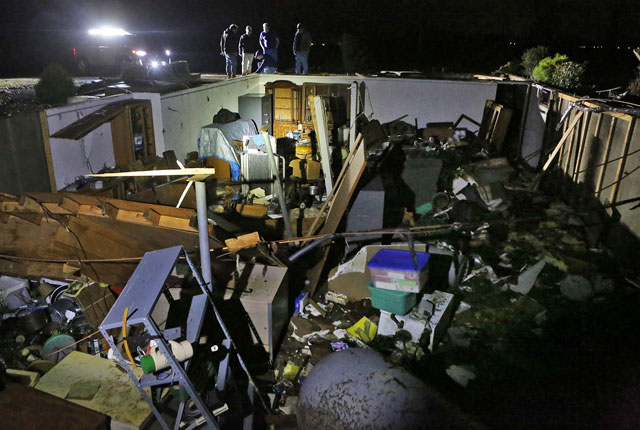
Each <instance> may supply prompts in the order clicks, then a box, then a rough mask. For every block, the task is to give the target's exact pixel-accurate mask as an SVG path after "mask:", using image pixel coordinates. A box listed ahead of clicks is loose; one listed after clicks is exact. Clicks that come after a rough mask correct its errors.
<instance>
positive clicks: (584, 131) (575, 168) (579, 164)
mask: <svg viewBox="0 0 640 430" xmlns="http://www.w3.org/2000/svg"><path fill="white" fill-rule="evenodd" d="M590 121H591V112H587V114H586V115H585V116H584V118H583V123H582V132H581V133H580V141H579V142H578V148H577V151H576V161H575V165H574V166H573V175H572V177H571V178H572V179H573V181H574V182H577V181H578V175H579V174H580V168H581V167H582V157H583V156H584V147H585V146H586V145H587V132H588V131H589V123H590Z"/></svg>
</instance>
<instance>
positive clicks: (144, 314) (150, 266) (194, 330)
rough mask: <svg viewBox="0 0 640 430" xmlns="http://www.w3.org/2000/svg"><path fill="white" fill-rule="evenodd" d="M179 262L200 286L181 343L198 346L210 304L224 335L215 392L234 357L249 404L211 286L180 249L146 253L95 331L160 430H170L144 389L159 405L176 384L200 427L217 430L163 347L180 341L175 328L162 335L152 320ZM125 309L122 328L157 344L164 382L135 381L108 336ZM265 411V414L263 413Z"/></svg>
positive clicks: (181, 367)
mask: <svg viewBox="0 0 640 430" xmlns="http://www.w3.org/2000/svg"><path fill="white" fill-rule="evenodd" d="M181 256H184V258H185V259H186V261H187V263H188V264H189V267H190V268H191V271H192V272H193V274H194V277H195V278H196V280H197V281H198V284H199V285H200V288H201V290H202V293H203V294H200V295H197V296H194V298H193V300H192V303H191V308H190V310H189V315H188V318H187V326H186V338H187V340H188V341H189V342H191V343H195V342H197V341H198V339H199V337H200V331H201V328H202V324H203V321H204V316H205V311H206V306H207V302H209V304H210V305H211V306H212V307H213V311H214V313H215V316H216V319H217V322H218V324H219V325H220V327H221V329H222V331H223V333H224V335H225V340H224V341H223V342H222V346H223V347H224V348H225V350H226V351H227V354H226V355H225V357H224V358H223V359H222V361H221V362H220V363H219V366H218V377H217V381H216V388H217V390H218V391H219V392H221V393H223V392H224V389H225V387H226V386H227V384H228V382H229V381H230V379H231V371H230V368H229V361H230V355H231V351H234V353H235V354H236V356H237V358H238V361H239V363H240V365H241V367H242V368H243V370H244V371H245V372H246V374H247V377H248V380H249V391H250V393H249V398H250V399H251V400H252V401H253V394H254V393H253V390H254V389H256V390H257V388H256V385H255V383H254V382H253V379H252V378H251V375H250V374H249V372H248V369H247V368H246V366H245V364H244V361H243V360H242V358H241V357H240V355H239V354H238V352H237V349H236V348H235V345H234V343H233V340H232V339H231V337H230V335H229V331H228V330H227V327H226V326H225V325H224V322H223V321H222V319H221V317H220V314H219V312H218V310H217V308H216V307H215V304H214V302H213V297H212V295H211V290H212V288H211V287H212V286H208V285H207V284H205V282H203V280H202V278H201V276H200V274H199V273H198V272H197V271H196V268H195V266H194V264H193V262H192V261H191V259H190V258H189V256H188V255H187V253H186V252H185V250H184V248H183V247H182V246H175V247H172V248H166V249H161V250H157V251H152V252H147V253H146V254H145V255H144V257H143V258H142V261H140V264H139V265H138V267H137V268H136V270H135V271H134V273H133V275H132V276H131V278H130V279H129V281H128V282H127V285H126V286H125V288H124V291H123V292H122V294H121V295H120V297H119V298H118V300H117V301H116V302H115V304H114V305H113V307H112V308H111V310H110V311H109V313H108V314H107V316H106V317H105V319H104V321H103V322H102V324H101V325H100V327H99V328H100V332H101V333H102V335H103V336H104V338H105V339H106V340H107V342H108V343H109V346H110V347H111V349H112V350H113V352H114V355H115V356H116V358H117V359H118V361H120V363H121V364H122V365H123V367H124V369H125V370H126V371H127V374H128V375H129V377H130V378H131V380H132V381H133V382H134V384H135V385H136V387H137V388H138V391H139V392H140V394H141V395H142V398H143V399H144V400H145V401H146V402H147V404H148V405H149V407H150V408H151V410H152V412H153V414H154V415H155V417H156V418H157V420H158V422H159V423H160V425H161V426H162V428H163V429H165V430H169V429H170V427H169V425H168V424H167V422H166V421H165V419H164V417H163V416H162V414H161V413H160V411H159V410H158V408H157V407H156V405H155V403H154V401H153V399H152V398H151V396H149V395H148V394H147V392H146V391H145V388H146V387H151V388H152V389H153V388H155V389H156V395H157V396H158V399H159V396H160V394H161V392H162V387H163V386H167V385H175V384H179V385H180V386H181V387H183V388H184V389H185V390H186V391H187V392H188V393H189V396H190V400H191V401H193V403H194V404H195V406H196V408H197V409H198V411H199V412H200V414H201V416H202V418H204V423H206V425H207V428H210V429H219V428H220V422H219V421H218V420H217V419H216V418H215V417H214V414H213V413H212V412H211V410H209V408H208V407H207V405H206V403H205V402H204V401H203V399H202V397H201V396H200V393H198V391H197V389H196V388H195V386H194V385H193V383H192V382H191V380H190V379H189V377H188V376H187V367H188V365H189V361H190V360H187V361H185V362H184V363H183V364H182V363H180V362H179V361H178V360H177V359H176V358H175V356H174V355H173V353H172V351H171V347H170V346H169V344H168V341H169V340H173V339H176V338H178V337H180V332H179V330H177V329H175V328H174V329H166V330H164V331H163V330H161V329H160V328H159V327H158V325H157V324H156V322H155V321H154V320H153V318H152V316H151V314H152V312H153V309H154V308H155V305H156V303H157V301H158V298H159V297H160V295H161V294H163V290H164V285H165V282H166V280H167V278H168V276H169V275H170V273H171V271H172V270H173V267H174V266H175V264H176V262H177V260H178V258H180V257H181ZM126 308H129V309H130V311H129V313H128V315H129V317H128V318H127V322H126V323H127V326H133V325H136V324H143V325H144V327H145V328H146V329H147V332H148V333H149V335H150V336H151V337H152V338H153V339H155V340H156V342H157V344H158V348H159V349H160V351H161V352H162V354H163V355H164V356H165V357H166V359H167V361H168V362H169V364H170V368H171V371H172V372H173V374H172V375H171V376H170V377H168V378H165V379H158V377H157V376H156V375H149V374H145V375H143V376H142V377H141V378H138V377H137V376H136V375H135V374H134V373H133V369H132V367H131V366H130V365H129V363H128V362H127V361H126V360H125V359H124V357H123V356H122V354H120V352H119V351H118V349H117V347H116V344H115V341H114V340H113V339H112V338H111V337H110V336H109V334H108V330H112V329H121V328H122V323H123V316H124V312H125V309H126ZM223 400H224V399H223ZM260 400H261V401H262V404H263V406H264V407H265V408H267V406H266V403H265V402H264V400H263V399H262V397H260ZM185 408H186V401H183V402H181V404H180V405H179V408H178V413H177V416H176V422H175V424H174V429H178V428H180V422H181V421H182V417H183V414H184V411H185ZM266 410H267V411H268V409H266ZM252 419H253V416H252V414H251V415H250V416H249V417H245V422H244V426H245V428H250V426H251V424H252ZM198 425H200V424H198ZM196 426H197V425H196ZM196 426H194V427H196Z"/></svg>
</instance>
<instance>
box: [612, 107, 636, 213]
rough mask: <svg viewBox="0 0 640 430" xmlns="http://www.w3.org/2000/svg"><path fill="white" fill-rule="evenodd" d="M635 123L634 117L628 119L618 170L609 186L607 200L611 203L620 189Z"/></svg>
mask: <svg viewBox="0 0 640 430" xmlns="http://www.w3.org/2000/svg"><path fill="white" fill-rule="evenodd" d="M635 125H636V120H635V118H632V119H631V120H630V121H629V125H628V126H627V133H626V134H625V136H624V144H623V145H622V154H621V156H620V161H618V171H617V172H616V179H615V182H614V183H613V187H612V188H611V195H610V197H609V200H610V202H611V203H615V202H616V200H617V199H618V190H619V189H620V181H622V179H623V176H624V165H625V163H626V162H627V156H628V155H629V147H630V146H631V136H632V135H633V128H634V127H635Z"/></svg>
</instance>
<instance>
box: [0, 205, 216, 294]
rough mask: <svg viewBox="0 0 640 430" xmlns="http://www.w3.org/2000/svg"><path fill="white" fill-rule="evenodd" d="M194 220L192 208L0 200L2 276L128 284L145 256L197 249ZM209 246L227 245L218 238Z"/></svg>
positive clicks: (210, 240) (0, 260)
mask: <svg viewBox="0 0 640 430" xmlns="http://www.w3.org/2000/svg"><path fill="white" fill-rule="evenodd" d="M20 203H22V204H20ZM6 209H9V210H8V211H7V210H6ZM194 216H195V211H193V210H191V209H176V208H174V207H167V206H161V205H152V204H145V203H139V202H130V201H126V200H117V199H110V198H103V197H96V196H87V195H82V194H74V193H60V194H55V193H29V194H28V195H25V196H23V198H20V199H18V198H17V197H15V196H8V195H0V273H4V274H8V275H13V276H23V277H42V276H46V277H50V278H54V279H69V278H83V277H85V276H86V277H88V278H91V279H93V280H96V281H100V282H106V283H109V284H114V285H124V284H125V283H126V281H127V280H128V278H129V276H131V273H132V272H133V270H134V269H135V264H136V262H137V260H136V259H137V258H140V257H142V256H143V255H144V253H145V252H148V251H153V250H156V249H162V248H167V247H171V246H176V245H182V246H184V247H185V249H186V250H187V251H188V252H193V251H195V250H197V249H198V247H199V240H198V233H197V230H196V229H195V228H193V227H191V226H190V225H189V222H190V220H191V218H193V217H194ZM209 245H210V246H211V247H214V248H221V247H222V246H223V244H222V243H221V242H219V241H217V240H216V239H215V238H213V237H210V238H209ZM80 260H83V261H84V260H91V261H90V262H81V261H80ZM103 260H108V261H103Z"/></svg>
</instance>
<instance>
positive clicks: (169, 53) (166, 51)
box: [164, 49, 171, 57]
mask: <svg viewBox="0 0 640 430" xmlns="http://www.w3.org/2000/svg"><path fill="white" fill-rule="evenodd" d="M164 53H165V55H166V56H167V57H168V56H169V55H171V51H169V50H168V49H167V50H165V51H164Z"/></svg>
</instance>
